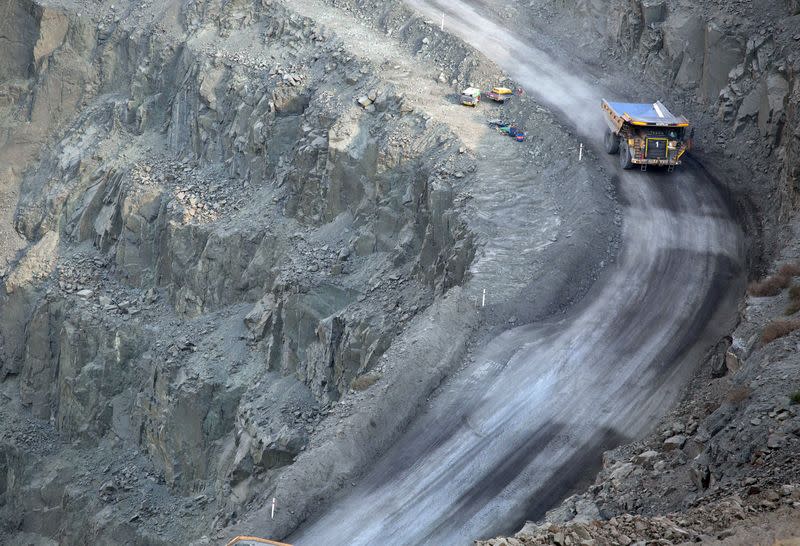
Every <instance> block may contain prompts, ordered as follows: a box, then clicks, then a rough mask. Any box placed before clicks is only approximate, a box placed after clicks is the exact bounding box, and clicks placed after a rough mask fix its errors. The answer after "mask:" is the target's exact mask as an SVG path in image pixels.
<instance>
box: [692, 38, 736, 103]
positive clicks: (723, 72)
mask: <svg viewBox="0 0 800 546" xmlns="http://www.w3.org/2000/svg"><path fill="white" fill-rule="evenodd" d="M743 57H744V44H743V43H742V41H741V39H740V38H739V37H737V36H734V35H731V34H728V33H726V32H725V31H724V30H723V29H721V28H719V27H718V26H717V25H715V24H713V23H712V24H709V25H708V26H707V27H706V39H705V50H704V56H703V81H702V86H701V91H702V96H703V97H704V99H705V100H706V102H708V103H714V102H716V101H717V99H718V98H719V93H720V91H722V89H723V88H724V87H725V86H726V85H728V75H729V74H730V72H731V70H733V69H734V68H735V67H736V66H737V65H738V64H740V63H741V62H742V60H743Z"/></svg>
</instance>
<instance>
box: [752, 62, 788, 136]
mask: <svg viewBox="0 0 800 546" xmlns="http://www.w3.org/2000/svg"><path fill="white" fill-rule="evenodd" d="M761 90H762V95H761V104H760V106H759V110H758V128H759V129H760V130H761V134H762V135H763V136H765V137H767V138H769V139H770V140H772V141H774V140H775V139H776V138H777V136H778V134H779V133H780V130H781V127H782V126H783V123H784V119H785V117H784V110H785V103H786V97H787V95H788V94H789V83H788V82H787V81H786V79H785V78H784V77H783V76H782V75H780V74H777V73H775V74H770V75H769V76H767V79H766V81H765V82H764V83H763V85H762V87H761Z"/></svg>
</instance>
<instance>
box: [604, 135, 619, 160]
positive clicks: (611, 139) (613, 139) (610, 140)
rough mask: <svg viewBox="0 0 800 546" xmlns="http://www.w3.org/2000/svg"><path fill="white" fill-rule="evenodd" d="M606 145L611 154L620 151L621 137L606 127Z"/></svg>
mask: <svg viewBox="0 0 800 546" xmlns="http://www.w3.org/2000/svg"><path fill="white" fill-rule="evenodd" d="M604 140H605V145H606V152H608V153H609V154H611V155H614V154H618V153H619V137H618V136H617V135H615V134H614V133H612V132H611V131H610V130H609V129H606V136H605V139H604Z"/></svg>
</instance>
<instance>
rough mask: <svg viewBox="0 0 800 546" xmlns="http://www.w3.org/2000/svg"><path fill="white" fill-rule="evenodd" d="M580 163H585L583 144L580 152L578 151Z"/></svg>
mask: <svg viewBox="0 0 800 546" xmlns="http://www.w3.org/2000/svg"><path fill="white" fill-rule="evenodd" d="M578 161H583V142H581V147H580V150H578Z"/></svg>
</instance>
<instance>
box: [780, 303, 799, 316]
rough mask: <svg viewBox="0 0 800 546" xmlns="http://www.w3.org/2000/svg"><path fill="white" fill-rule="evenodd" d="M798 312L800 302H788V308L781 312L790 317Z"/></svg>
mask: <svg viewBox="0 0 800 546" xmlns="http://www.w3.org/2000/svg"><path fill="white" fill-rule="evenodd" d="M798 311H800V300H792V301H791V302H789V306H788V307H787V308H786V311H784V312H783V314H784V315H786V316H787V317H790V316H792V315H794V314H795V313H797V312H798Z"/></svg>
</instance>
